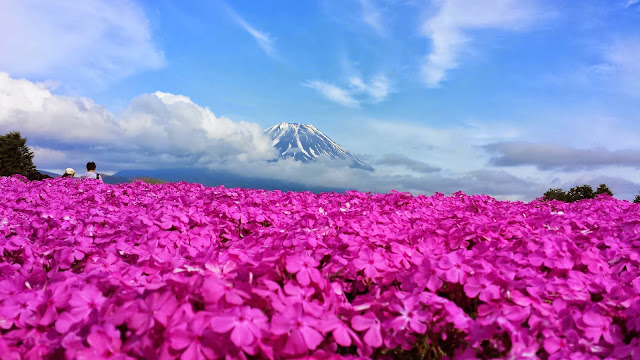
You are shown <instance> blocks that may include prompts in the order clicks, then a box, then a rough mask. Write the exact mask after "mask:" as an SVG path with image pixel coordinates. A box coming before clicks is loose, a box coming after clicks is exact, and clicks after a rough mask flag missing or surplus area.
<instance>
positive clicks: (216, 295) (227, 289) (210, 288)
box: [202, 276, 249, 305]
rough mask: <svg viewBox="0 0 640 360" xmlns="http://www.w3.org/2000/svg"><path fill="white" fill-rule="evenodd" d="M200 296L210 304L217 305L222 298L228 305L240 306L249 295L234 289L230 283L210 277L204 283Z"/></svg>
mask: <svg viewBox="0 0 640 360" xmlns="http://www.w3.org/2000/svg"><path fill="white" fill-rule="evenodd" d="M202 295H203V296H204V301H205V302H206V303H211V304H215V303H217V302H218V301H220V299H221V298H223V297H224V299H225V300H226V301H227V302H228V303H229V304H234V305H240V304H242V303H243V302H244V301H245V299H248V298H249V294H247V293H246V292H244V291H242V290H240V289H238V288H236V287H235V286H234V284H233V283H232V282H231V281H226V280H224V279H219V278H217V277H215V276H210V277H208V278H207V279H206V280H205V281H204V284H202Z"/></svg>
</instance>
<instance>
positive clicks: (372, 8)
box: [359, 0, 384, 34]
mask: <svg viewBox="0 0 640 360" xmlns="http://www.w3.org/2000/svg"><path fill="white" fill-rule="evenodd" d="M359 2H360V6H361V7H362V21H364V23H365V24H367V25H369V26H370V27H371V28H372V29H373V30H375V31H376V32H377V33H378V34H383V33H384V27H383V23H382V12H381V10H380V8H379V7H378V6H377V5H376V4H375V3H374V2H373V0H359Z"/></svg>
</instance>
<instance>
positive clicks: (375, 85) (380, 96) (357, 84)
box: [349, 75, 391, 103]
mask: <svg viewBox="0 0 640 360" xmlns="http://www.w3.org/2000/svg"><path fill="white" fill-rule="evenodd" d="M349 83H350V84H351V86H352V88H353V92H355V93H364V94H366V95H368V96H369V97H370V98H371V100H372V101H373V102H374V103H379V102H382V101H384V100H385V99H386V98H387V96H389V92H390V91H391V84H390V83H389V80H388V79H387V77H386V76H384V75H376V76H374V77H373V78H372V79H371V81H370V82H369V83H365V82H364V81H362V79H361V78H360V77H359V76H353V77H351V78H349Z"/></svg>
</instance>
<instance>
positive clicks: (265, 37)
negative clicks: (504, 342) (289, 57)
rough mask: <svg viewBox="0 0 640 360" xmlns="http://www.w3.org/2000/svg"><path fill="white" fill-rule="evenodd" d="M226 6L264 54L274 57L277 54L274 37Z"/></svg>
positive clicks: (232, 16)
mask: <svg viewBox="0 0 640 360" xmlns="http://www.w3.org/2000/svg"><path fill="white" fill-rule="evenodd" d="M226 8H227V11H228V12H229V14H230V16H231V18H232V19H233V20H234V21H235V22H236V23H237V24H238V25H240V27H242V28H243V29H244V30H245V31H246V32H248V33H249V35H251V36H252V37H253V38H254V39H255V40H256V42H257V43H258V46H260V48H261V49H262V51H264V53H265V54H267V55H268V56H271V57H276V55H277V54H276V49H275V45H274V42H275V39H274V38H273V37H272V36H271V35H270V34H269V33H266V32H263V31H260V30H258V29H256V28H255V27H254V26H253V25H251V24H249V23H248V22H247V21H246V20H245V19H244V18H243V17H242V16H240V14H238V13H237V12H236V11H235V10H233V9H232V8H231V7H230V6H228V5H227V6H226Z"/></svg>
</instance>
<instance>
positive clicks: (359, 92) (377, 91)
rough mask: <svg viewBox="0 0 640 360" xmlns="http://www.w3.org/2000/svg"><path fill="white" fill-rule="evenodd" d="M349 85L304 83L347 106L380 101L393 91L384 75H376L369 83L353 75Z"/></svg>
mask: <svg viewBox="0 0 640 360" xmlns="http://www.w3.org/2000/svg"><path fill="white" fill-rule="evenodd" d="M348 83H349V85H348V87H344V88H343V87H339V86H337V85H334V84H330V83H327V82H324V81H318V80H313V81H307V82H305V83H304V84H303V85H305V86H307V87H310V88H312V89H315V90H318V91H319V92H320V94H322V95H323V96H324V97H325V98H327V99H328V100H331V101H333V102H335V103H338V104H340V105H343V106H347V107H359V106H360V105H361V104H362V103H364V102H369V103H379V102H382V101H384V100H385V99H386V98H387V97H388V96H389V93H390V92H391V83H390V82H389V80H388V79H387V77H386V76H384V75H381V74H379V75H376V76H374V77H373V78H372V79H371V80H370V81H369V82H368V83H367V82H364V81H363V80H362V78H361V77H360V76H351V77H350V78H349V79H348Z"/></svg>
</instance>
